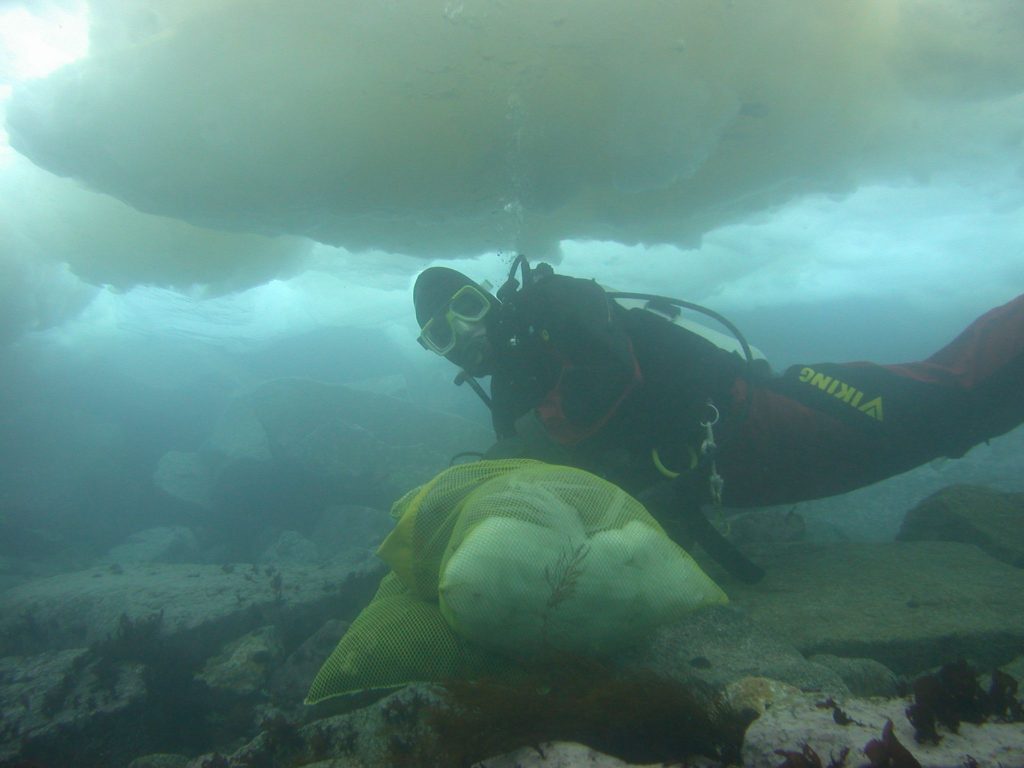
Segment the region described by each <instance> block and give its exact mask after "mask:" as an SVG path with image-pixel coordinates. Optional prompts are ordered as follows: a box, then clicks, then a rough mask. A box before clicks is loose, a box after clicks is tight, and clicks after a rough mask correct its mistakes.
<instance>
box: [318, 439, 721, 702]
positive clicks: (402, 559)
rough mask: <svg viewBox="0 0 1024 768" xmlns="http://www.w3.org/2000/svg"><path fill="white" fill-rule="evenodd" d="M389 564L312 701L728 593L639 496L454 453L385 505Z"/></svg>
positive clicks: (631, 630)
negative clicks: (449, 463)
mask: <svg viewBox="0 0 1024 768" xmlns="http://www.w3.org/2000/svg"><path fill="white" fill-rule="evenodd" d="M392 514H393V515H394V516H395V517H397V518H398V522H397V524H396V526H395V528H394V530H393V531H392V532H391V534H390V535H389V536H388V538H387V539H386V540H385V541H384V543H383V544H381V546H380V549H379V550H378V555H379V556H380V557H381V558H382V559H383V560H384V561H385V562H386V563H387V564H388V565H389V566H391V568H392V574H389V576H387V577H385V579H384V581H383V582H382V583H381V587H380V589H379V590H378V593H377V595H376V596H375V597H374V599H373V601H371V603H370V604H369V605H368V606H367V607H366V609H364V610H363V612H362V613H361V614H360V615H359V616H358V617H357V618H356V620H355V621H354V622H353V623H352V626H351V627H350V628H349V630H348V632H347V633H346V634H345V636H344V637H343V638H342V640H341V642H340V643H339V644H338V647H337V648H336V649H335V651H334V653H333V654H332V655H331V657H330V658H329V659H328V660H327V662H326V663H325V664H324V666H323V668H321V670H320V672H319V674H318V675H317V677H316V679H315V680H314V682H313V686H312V687H311V689H310V692H309V695H308V696H307V699H306V700H307V702H308V703H315V702H316V701H319V700H322V699H324V698H328V697H330V696H334V695H338V694H341V693H345V692H348V691H352V690H357V689H361V688H370V687H381V686H389V685H398V684H402V683H406V682H411V681H414V680H438V679H443V678H446V677H460V676H467V675H472V674H478V673H481V672H495V671H497V670H498V669H499V668H501V667H502V666H505V665H507V663H508V661H507V660H508V659H509V658H512V659H518V660H525V659H530V658H533V657H536V656H543V655H547V654H551V653H556V652H561V653H570V654H585V655H604V654H608V653H610V652H612V651H615V650H616V649H618V648H621V647H623V646H624V645H626V644H628V643H630V642H633V641H634V640H636V639H637V638H638V637H639V636H641V635H643V634H645V633H647V632H648V631H650V630H651V629H652V628H653V627H655V626H657V625H659V624H662V623H665V622H669V621H672V620H675V619H677V618H679V617H681V616H683V615H684V614H685V613H687V612H689V611H692V610H693V609H695V608H698V607H700V606H702V605H708V604H713V603H724V602H726V601H727V598H726V596H725V594H724V593H723V592H722V590H721V589H720V588H719V587H718V586H717V585H716V584H715V583H714V582H713V581H712V580H711V579H710V578H709V577H708V576H707V575H706V574H705V573H704V572H703V571H702V570H701V569H700V567H699V566H698V565H697V563H696V562H695V561H694V560H693V558H691V557H690V556H689V555H688V554H687V553H686V552H685V551H684V550H683V549H681V548H680V547H679V546H678V545H676V544H675V543H674V542H673V541H672V540H671V539H669V537H668V536H667V535H666V534H665V532H664V531H663V530H662V529H661V526H659V525H658V523H657V522H656V521H655V520H654V518H652V517H651V516H650V514H649V513H648V512H647V510H646V509H644V507H643V505H641V504H640V503H639V502H638V501H636V500H635V499H633V498H632V497H631V496H629V495H628V494H626V493H625V492H624V491H622V490H621V489H620V488H618V487H616V486H614V485H612V484H611V483H608V482H606V481H604V480H602V479H601V478H599V477H596V476H594V475H591V474H589V473H587V472H584V471H582V470H578V469H572V468H569V467H562V466H554V465H548V464H543V463H540V462H536V461H530V460H523V459H516V460H502V461H481V462H474V463H471V464H463V465H459V466H456V467H452V468H451V469H448V470H446V471H445V472H442V473H441V474H439V475H438V476H437V477H435V478H434V479H433V480H432V481H431V482H429V483H427V484H426V485H424V486H422V487H420V488H418V489H416V490H414V491H411V492H410V493H408V494H406V495H405V496H404V497H403V498H402V499H400V500H399V501H398V502H396V503H395V505H394V508H393V510H392Z"/></svg>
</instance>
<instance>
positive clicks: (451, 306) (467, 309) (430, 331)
mask: <svg viewBox="0 0 1024 768" xmlns="http://www.w3.org/2000/svg"><path fill="white" fill-rule="evenodd" d="M490 310H491V300H490V297H489V296H488V295H487V294H486V293H484V292H483V291H481V290H480V289H479V288H477V287H476V286H475V285H464V286H462V287H461V288H459V290H457V291H456V292H455V295H454V296H452V297H451V298H450V299H449V300H448V302H447V303H446V304H445V305H444V306H442V307H441V309H439V310H438V311H437V312H436V313H435V314H434V316H433V317H432V318H430V319H429V320H427V322H426V323H425V324H424V326H423V327H422V328H421V329H420V335H419V338H418V339H417V341H419V343H420V345H421V346H423V347H425V348H426V349H429V350H430V351H431V352H436V353H437V354H439V355H447V354H448V353H449V352H451V351H452V350H453V349H454V348H455V345H456V343H457V342H458V339H459V334H460V333H464V332H465V331H466V330H467V328H466V325H465V324H466V323H478V322H480V321H481V320H483V319H484V317H486V316H487V313H488V312H489V311H490Z"/></svg>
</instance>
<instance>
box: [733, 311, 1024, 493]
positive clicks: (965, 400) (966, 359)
mask: <svg viewBox="0 0 1024 768" xmlns="http://www.w3.org/2000/svg"><path fill="white" fill-rule="evenodd" d="M732 394H733V409H734V411H735V412H737V413H744V412H745V417H743V418H739V419H738V423H737V424H736V425H735V427H734V428H733V429H732V430H731V433H730V434H729V437H728V440H727V442H726V441H723V442H722V445H721V452H720V454H719V468H720V470H721V472H722V475H723V476H724V477H725V479H726V489H725V495H724V501H725V503H726V504H730V505H734V506H748V505H763V504H780V503H793V502H797V501H803V500H808V499H813V498H820V497H824V496H831V495H835V494H837V493H843V492H845V491H849V490H852V489H854V488H859V487H861V486H865V485H869V484H871V483H874V482H877V481H879V480H882V479H885V478H887V477H891V476H893V475H896V474H899V473H901V472H905V471H907V470H909V469H912V468H914V467H916V466H919V465H921V464H923V463H926V462H928V461H930V460H932V459H935V458H939V457H942V456H948V457H953V458H958V457H960V456H962V455H963V454H964V453H965V452H966V451H967V450H968V449H970V448H971V447H972V446H974V445H977V444H978V443H979V442H982V441H985V440H988V439H989V438H992V437H995V436H997V435H1001V434H1003V433H1005V432H1008V431H1009V430H1011V429H1013V428H1014V427H1016V426H1018V425H1019V424H1021V423H1022V421H1024V296H1019V297H1017V298H1016V299H1014V300H1013V301H1010V302H1009V303H1007V304H1005V305H1003V306H1001V307H997V308H995V309H993V310H991V311H990V312H988V313H986V314H985V315H983V316H981V317H980V318H978V319H977V320H976V321H975V322H974V323H972V324H971V325H970V326H969V327H968V328H967V329H966V330H965V331H964V332H963V333H961V334H960V335H959V336H958V337H957V338H956V339H954V340H953V341H952V342H951V343H950V344H948V345H947V346H945V347H943V348H942V349H940V350H939V351H938V352H936V353H935V354H934V355H932V356H931V357H929V358H928V359H926V360H922V361H919V362H912V363H904V364H898V365H878V364H874V363H867V362H856V363H818V364H811V365H796V366H793V367H791V368H789V369H788V370H787V371H786V372H785V373H784V374H783V375H782V376H781V377H779V378H776V379H768V380H764V381H753V382H747V381H743V380H737V381H736V383H735V384H734V387H733V393H732Z"/></svg>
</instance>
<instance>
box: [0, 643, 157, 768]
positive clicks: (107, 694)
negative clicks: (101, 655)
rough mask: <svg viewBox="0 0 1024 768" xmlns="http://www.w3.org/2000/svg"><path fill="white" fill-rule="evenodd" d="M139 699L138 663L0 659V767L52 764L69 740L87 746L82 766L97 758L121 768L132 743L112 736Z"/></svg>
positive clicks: (82, 655)
mask: <svg viewBox="0 0 1024 768" xmlns="http://www.w3.org/2000/svg"><path fill="white" fill-rule="evenodd" d="M145 696H146V685H145V682H144V680H143V669H142V665H141V664H138V663H134V662H114V661H110V660H106V661H103V660H98V659H96V658H94V657H92V656H91V655H90V654H89V653H88V651H87V650H86V649H84V648H71V649H67V650H63V651H51V652H47V653H42V654H34V655H31V656H8V657H4V658H0V713H2V718H0V720H2V725H0V764H3V765H7V764H8V761H14V760H15V758H18V759H20V760H23V761H24V762H20V763H16V764H20V765H30V764H31V765H43V764H48V765H59V764H61V759H62V758H60V757H59V755H61V754H64V745H65V744H67V743H69V742H73V741H78V742H79V743H82V744H89V745H90V747H89V754H88V755H80V758H81V760H82V762H81V764H82V765H87V764H98V763H91V761H92V760H94V759H95V758H96V756H97V755H98V754H106V755H107V756H108V757H109V758H110V759H111V760H112V762H114V761H116V760H117V759H118V758H120V759H121V760H120V761H121V762H123V761H124V759H125V758H128V757H130V756H131V754H132V751H131V750H132V744H133V741H132V739H131V738H129V737H125V736H123V735H119V734H120V733H126V732H128V730H129V729H130V728H131V726H132V724H133V722H135V721H136V720H137V719H138V716H139V712H140V710H141V708H142V706H143V704H144V701H145ZM35 760H39V761H41V762H39V763H36V762H30V761H35ZM51 760H55V761H54V762H50V761H51Z"/></svg>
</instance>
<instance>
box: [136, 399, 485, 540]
mask: <svg viewBox="0 0 1024 768" xmlns="http://www.w3.org/2000/svg"><path fill="white" fill-rule="evenodd" d="M492 442H493V437H492V435H491V432H490V430H489V429H488V428H486V427H484V426H483V425H481V424H477V423H474V422H471V421H468V420H466V419H462V418H459V417H457V416H452V415H449V414H444V413H440V412H435V411H430V410H426V409H424V408H420V407H418V406H415V405H413V404H412V403H409V402H408V401H404V400H400V399H397V398H394V397H389V396H387V395H383V394H380V393H376V392H367V391H362V390H358V389H354V388H351V387H347V386H343V385H336V384H324V383H321V382H316V381H309V380H303V379H279V380H274V381H269V382H265V383H263V384H260V385H259V386H257V387H255V388H253V389H250V390H247V391H245V392H243V393H241V394H239V395H237V396H236V397H235V399H234V400H233V401H232V402H231V404H230V405H229V406H228V408H227V409H226V410H225V412H224V413H223V415H222V416H221V418H220V419H219V420H218V422H217V423H216V425H215V426H214V427H213V429H212V431H211V433H210V435H209V436H208V438H207V440H206V442H205V443H204V444H203V445H202V446H201V447H200V448H199V449H198V450H197V451H195V452H193V453H182V452H180V451H171V452H168V453H167V454H165V455H164V457H163V459H162V460H161V461H160V463H159V466H158V467H157V470H156V472H155V475H154V481H155V482H156V483H157V485H158V486H159V487H160V488H161V489H162V490H164V491H165V492H166V493H169V494H171V495H172V496H175V497H176V498H178V499H180V500H183V501H186V502H188V503H189V504H191V505H193V506H194V507H195V508H197V509H199V508H206V509H208V510H211V511H212V512H209V513H205V514H203V515H202V519H203V522H204V524H205V525H207V526H208V527H211V528H212V529H213V531H214V534H215V535H214V539H216V540H219V541H228V542H229V543H231V544H233V545H235V547H234V552H232V553H230V554H231V555H233V556H234V557H237V558H246V559H248V558H251V557H254V556H256V555H257V554H258V553H259V552H260V551H262V550H263V549H265V548H266V547H268V546H270V545H271V544H272V543H273V539H271V540H266V539H263V538H260V533H261V532H264V533H266V532H271V531H272V532H275V535H276V533H280V530H282V529H291V530H296V531H298V532H299V533H301V534H303V535H305V536H309V535H311V534H313V533H314V529H315V527H316V525H317V523H318V521H319V520H320V518H321V516H322V515H323V513H324V511H325V510H327V509H328V508H331V507H336V506H339V505H350V506H351V505H357V506H358V505H363V506H370V507H375V508H377V509H388V508H389V507H390V505H391V503H392V502H393V501H394V500H395V499H396V498H398V497H399V496H401V495H402V494H404V493H405V492H406V491H408V490H409V489H410V488H413V487H415V486H417V485H419V484H421V483H424V482H426V481H427V480H429V479H430V478H432V477H433V476H434V475H436V474H437V473H438V472H440V471H441V470H443V469H445V468H446V467H447V466H448V465H449V462H450V460H451V458H452V457H453V456H454V455H455V454H457V453H460V452H463V451H474V450H475V451H483V450H485V449H486V448H487V447H488V446H489V445H490V444H491V443H492Z"/></svg>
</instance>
